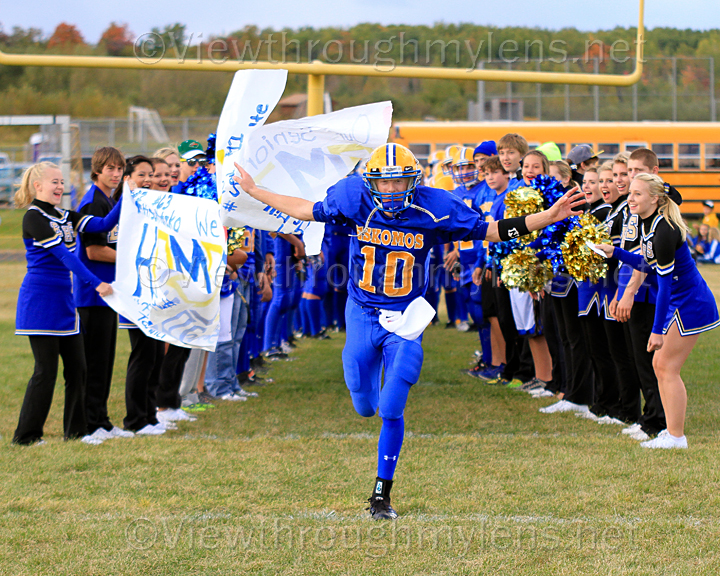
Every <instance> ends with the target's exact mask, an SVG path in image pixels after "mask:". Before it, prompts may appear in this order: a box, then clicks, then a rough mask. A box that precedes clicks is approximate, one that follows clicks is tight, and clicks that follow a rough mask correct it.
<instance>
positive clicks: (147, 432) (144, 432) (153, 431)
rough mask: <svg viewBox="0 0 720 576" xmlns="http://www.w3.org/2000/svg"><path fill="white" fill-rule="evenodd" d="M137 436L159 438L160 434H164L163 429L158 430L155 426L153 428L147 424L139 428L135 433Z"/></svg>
mask: <svg viewBox="0 0 720 576" xmlns="http://www.w3.org/2000/svg"><path fill="white" fill-rule="evenodd" d="M135 434H136V435H137V436H160V434H165V429H164V428H162V429H161V428H158V427H157V426H153V425H152V424H148V425H146V426H145V427H143V428H140V430H138V431H137V432H135Z"/></svg>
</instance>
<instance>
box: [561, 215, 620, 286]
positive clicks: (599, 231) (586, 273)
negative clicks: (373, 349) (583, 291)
mask: <svg viewBox="0 0 720 576" xmlns="http://www.w3.org/2000/svg"><path fill="white" fill-rule="evenodd" d="M580 225H581V228H573V229H572V230H570V232H568V233H567V235H566V236H565V241H564V242H563V243H562V254H563V258H564V260H565V267H566V268H567V271H568V274H570V276H572V277H573V278H575V279H576V280H578V281H580V282H582V281H583V280H589V281H590V282H592V283H593V284H596V283H597V282H599V281H600V280H601V279H602V278H604V277H605V275H606V274H607V270H608V266H607V260H606V259H605V258H603V257H602V256H600V255H599V254H596V253H595V252H593V251H592V250H590V248H588V246H587V242H591V243H593V244H610V243H611V241H610V234H609V232H608V229H607V226H605V225H604V224H601V223H600V221H599V220H598V219H597V218H595V216H593V215H592V214H583V215H582V216H580Z"/></svg>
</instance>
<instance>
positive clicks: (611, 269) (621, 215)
mask: <svg viewBox="0 0 720 576" xmlns="http://www.w3.org/2000/svg"><path fill="white" fill-rule="evenodd" d="M611 206H612V209H611V210H610V212H609V213H608V215H607V219H606V220H605V225H606V226H607V229H608V233H609V234H610V240H611V241H612V244H613V246H615V247H619V246H620V243H621V241H622V233H623V223H624V222H625V220H626V219H627V215H628V213H629V210H628V207H627V198H626V197H625V196H621V197H620V198H618V199H617V200H615V202H613V203H612V204H611ZM617 269H618V267H617V262H609V263H608V272H607V274H606V276H605V280H604V282H603V285H602V291H601V302H602V305H603V309H604V310H605V319H606V320H614V318H613V317H612V316H611V315H610V302H612V300H613V298H615V294H616V293H617V289H618V282H617Z"/></svg>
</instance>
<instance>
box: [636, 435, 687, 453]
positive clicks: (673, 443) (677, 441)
mask: <svg viewBox="0 0 720 576" xmlns="http://www.w3.org/2000/svg"><path fill="white" fill-rule="evenodd" d="M640 446H642V447H643V448H664V449H666V450H669V449H672V448H681V449H685V448H687V447H688V444H687V438H685V436H681V437H680V438H676V437H675V436H673V435H672V434H670V432H668V431H667V430H663V431H662V432H660V434H658V435H657V438H654V439H653V440H648V441H647V442H641V443H640Z"/></svg>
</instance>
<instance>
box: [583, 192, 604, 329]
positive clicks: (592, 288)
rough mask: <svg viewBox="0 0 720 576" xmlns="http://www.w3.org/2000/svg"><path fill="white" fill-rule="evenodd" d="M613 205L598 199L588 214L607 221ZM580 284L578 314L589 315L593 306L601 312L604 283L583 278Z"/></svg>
mask: <svg viewBox="0 0 720 576" xmlns="http://www.w3.org/2000/svg"><path fill="white" fill-rule="evenodd" d="M611 209H612V206H610V204H607V203H606V202H605V201H604V200H602V199H601V200H597V201H596V202H593V203H592V204H591V205H590V208H589V210H587V213H588V214H592V215H593V216H595V218H597V219H598V221H599V223H602V222H605V219H606V218H607V216H608V214H609V213H610V210H611ZM577 286H578V316H587V315H588V314H590V313H591V312H592V309H593V308H596V312H595V314H596V315H599V314H600V311H601V310H602V299H603V296H604V294H603V292H602V283H601V282H597V283H595V284H593V283H592V282H590V281H589V280H583V281H582V282H578V283H577Z"/></svg>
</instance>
